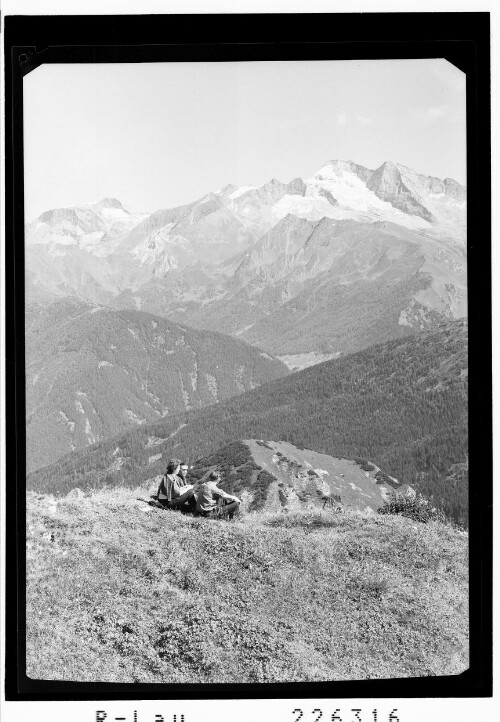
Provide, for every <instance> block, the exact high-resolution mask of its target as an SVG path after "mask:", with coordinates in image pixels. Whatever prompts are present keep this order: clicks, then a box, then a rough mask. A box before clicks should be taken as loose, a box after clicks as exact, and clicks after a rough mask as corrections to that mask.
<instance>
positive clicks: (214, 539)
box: [27, 489, 468, 682]
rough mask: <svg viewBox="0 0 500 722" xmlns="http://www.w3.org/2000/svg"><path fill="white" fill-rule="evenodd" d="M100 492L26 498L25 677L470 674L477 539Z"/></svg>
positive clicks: (436, 527)
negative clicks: (184, 508) (210, 513)
mask: <svg viewBox="0 0 500 722" xmlns="http://www.w3.org/2000/svg"><path fill="white" fill-rule="evenodd" d="M146 495H147V491H146V490H145V489H142V490H137V489H136V490H132V489H116V490H107V491H104V490H101V491H98V492H94V493H93V494H90V495H86V496H84V497H82V498H71V497H65V498H62V499H59V500H56V499H54V498H53V497H50V496H42V495H39V494H35V493H34V492H28V500H27V501H28V507H27V524H28V528H27V541H28V549H27V580H28V586H27V640H28V649H27V672H28V676H30V677H31V678H35V679H58V680H77V681H117V682H260V681H263V682H268V681H298V680H302V681H319V680H345V679H365V678H384V677H411V676H425V675H445V674H456V673H460V672H462V671H463V670H464V669H466V668H467V666H468V658H467V654H468V640H467V558H466V557H467V536H466V534H464V533H459V532H457V531H455V530H453V529H452V528H450V527H446V526H443V525H440V524H437V523H430V524H426V525H424V524H418V523H412V522H410V521H409V520H408V519H403V518H400V517H381V516H377V515H374V516H363V515H359V514H358V515H351V514H345V515H335V514H332V513H307V514H304V513H302V514H290V515H286V514H259V513H255V514H249V515H247V516H244V517H242V518H241V519H240V520H238V521H235V522H230V523H227V522H218V521H212V520H205V519H200V518H193V517H188V516H182V515H181V514H179V513H176V512H169V511H160V510H157V509H153V508H151V507H148V506H146V504H144V503H143V502H140V501H137V500H136V499H137V497H146Z"/></svg>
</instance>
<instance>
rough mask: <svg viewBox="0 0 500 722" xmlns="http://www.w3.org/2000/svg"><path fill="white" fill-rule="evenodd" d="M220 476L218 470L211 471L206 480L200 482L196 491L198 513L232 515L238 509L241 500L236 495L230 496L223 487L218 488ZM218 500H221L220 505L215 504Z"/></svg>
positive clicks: (216, 515)
mask: <svg viewBox="0 0 500 722" xmlns="http://www.w3.org/2000/svg"><path fill="white" fill-rule="evenodd" d="M220 478H221V476H220V474H219V472H218V471H212V473H211V474H210V476H209V477H208V481H205V482H204V483H202V484H200V486H199V488H198V491H197V493H196V512H197V513H198V514H201V515H202V516H206V517H211V518H216V517H221V516H225V517H232V516H233V515H234V513H235V512H236V511H238V509H239V507H240V504H241V500H240V499H238V497H237V496H232V495H231V494H227V493H226V492H225V491H224V490H223V489H219V487H218V486H217V483H218V482H219V481H220ZM218 501H221V502H222V504H221V505H220V506H218V504H217V502H218ZM224 502H225V503H224Z"/></svg>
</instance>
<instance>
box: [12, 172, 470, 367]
mask: <svg viewBox="0 0 500 722" xmlns="http://www.w3.org/2000/svg"><path fill="white" fill-rule="evenodd" d="M465 220H466V200H465V189H464V188H463V187H462V186H460V185H459V184H458V183H456V182H455V181H453V180H452V179H444V180H440V179H437V178H432V177H427V176H423V175H421V174H418V173H415V172H414V171H412V170H411V169H408V168H405V167H404V166H402V165H400V164H395V163H390V162H386V163H384V164H382V166H380V167H379V168H378V169H376V170H375V171H372V170H370V169H367V168H364V167H363V166H359V165H356V164H354V163H351V162H345V161H329V162H328V163H326V164H325V165H324V166H322V167H321V168H320V169H319V170H318V171H317V172H316V173H315V174H314V175H313V177H312V178H310V179H307V180H302V179H301V178H296V179H294V180H292V181H290V182H289V183H282V182H280V181H278V180H276V179H272V180H271V181H269V182H268V183H265V184H264V185H262V186H260V187H250V186H245V187H235V186H232V185H229V186H226V187H225V188H223V189H221V190H219V191H216V192H210V193H208V194H207V195H205V196H203V197H202V198H201V199H199V200H197V201H194V202H192V203H189V204H187V205H184V206H180V207H177V208H172V209H162V210H158V211H156V212H155V213H153V214H151V215H148V216H133V215H132V214H129V213H128V212H127V211H125V210H124V209H123V207H122V206H121V204H120V203H119V202H118V201H115V200H113V199H111V200H110V199H107V200H105V201H103V202H101V203H100V204H99V203H98V204H92V205H90V206H86V207H82V208H81V209H61V210H57V211H51V212H48V213H45V214H42V216H40V217H39V218H38V219H37V220H36V221H35V222H34V223H32V224H30V225H28V226H27V229H26V242H27V254H26V266H27V284H26V285H27V295H28V299H30V300H38V301H40V302H46V301H47V300H49V299H53V298H55V297H61V296H65V295H68V294H72V295H77V296H79V297H80V298H82V299H84V300H89V301H91V302H96V303H104V304H107V305H110V306H113V307H115V308H136V309H142V310H147V311H150V312H152V313H156V314H158V315H162V316H166V317H168V318H171V319H173V320H175V321H177V322H180V323H187V324H189V325H192V326H195V327H198V328H211V329H214V330H219V331H221V330H222V331H224V332H229V333H231V334H233V335H238V336H241V338H244V339H246V340H248V341H250V342H251V343H256V344H258V345H260V346H261V348H262V349H263V350H265V351H269V352H272V353H280V354H281V355H294V354H295V355H298V354H303V353H322V352H323V353H324V352H327V353H346V352H350V351H355V350H358V349H360V348H363V347H364V346H367V345H370V343H374V342H375V341H376V340H377V338H378V340H381V341H382V340H385V338H388V337H394V336H398V335H403V336H404V335H406V334H407V333H409V332H413V331H414V330H421V329H422V328H425V327H426V326H429V325H432V324H433V323H435V322H436V320H439V319H440V318H441V319H442V318H459V317H462V316H464V315H465V314H466V302H467V294H466V252H465V247H464V239H465ZM340 229H344V243H343V246H342V248H341V249H340V248H339V246H338V240H337V238H338V235H339V230H340ZM382 233H384V234H385V238H384V242H383V243H381V234H382ZM360 234H361V235H364V236H365V238H366V247H363V248H362V249H360V248H359V246H358V244H357V241H356V238H357V237H359V235H360ZM311 235H314V236H315V239H316V241H317V242H316V243H314V242H311V241H310V240H309V236H311ZM370 238H373V249H375V251H374V250H373V249H371V248H370V244H371V243H372V241H370ZM403 246H404V248H405V249H406V250H405V254H406V257H407V259H408V264H406V263H405V260H404V259H402V258H401V249H402V247H403ZM366 250H367V255H365V252H366ZM341 251H342V252H341ZM374 253H375V255H376V254H377V253H378V258H375V257H374ZM394 256H396V264H398V263H399V271H398V273H397V277H395V275H394V273H393V269H392V268H391V266H393V265H394V263H393V261H394ZM385 271H388V275H386V273H385ZM398 284H399V287H398ZM381 290H382V291H383V292H382V296H381V297H380V298H378V301H377V303H378V305H377V303H375V306H376V308H374V310H373V312H371V313H370V314H369V317H368V318H367V317H365V314H364V312H363V311H362V312H361V313H356V306H359V304H360V303H361V304H362V299H363V298H367V299H369V298H372V297H373V296H374V295H375V296H380V291H381ZM346 296H347V298H346V299H345V300H346V302H345V303H343V299H344V297H346ZM287 304H288V305H287ZM346 308H347V310H346ZM339 309H340V313H339ZM304 310H305V311H306V313H304ZM346 314H347V315H346ZM353 314H354V317H353ZM318 315H319V316H320V317H322V318H323V319H324V318H325V317H327V316H329V317H330V318H335V317H337V318H338V322H337V323H336V324H333V327H331V328H328V327H326V328H324V329H323V321H322V322H321V324H319V326H318V327H317V328H316V329H313V328H312V327H311V316H314V317H317V316H318ZM389 316H391V320H390V321H389V325H390V329H389V330H387V331H384V329H383V327H384V325H387V323H388V321H387V319H388V317H389ZM346 325H347V326H349V327H352V326H353V325H354V326H357V327H358V328H359V333H358V334H357V337H355V338H350V339H349V338H346V335H345V328H344V327H345V326H346ZM291 326H296V329H295V330H294V331H293V332H292V333H288V334H287V333H286V332H285V331H284V329H285V327H286V328H290V327H291ZM377 326H379V328H378V329H376V327H377ZM380 327H382V328H380ZM370 329H373V330H374V331H375V333H373V332H372V334H371V335H370ZM375 329H376V330H375ZM304 331H305V332H306V333H304ZM325 344H326V348H323V345H325Z"/></svg>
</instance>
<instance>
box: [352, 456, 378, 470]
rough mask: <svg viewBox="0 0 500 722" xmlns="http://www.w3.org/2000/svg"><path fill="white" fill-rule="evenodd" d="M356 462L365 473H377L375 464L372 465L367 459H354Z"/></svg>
mask: <svg viewBox="0 0 500 722" xmlns="http://www.w3.org/2000/svg"><path fill="white" fill-rule="evenodd" d="M354 462H355V463H356V464H357V465H358V466H360V467H361V468H362V469H363V471H375V467H374V466H373V464H370V462H369V461H367V460H366V459H358V458H356V459H354Z"/></svg>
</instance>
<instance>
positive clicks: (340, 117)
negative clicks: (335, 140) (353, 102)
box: [335, 112, 347, 125]
mask: <svg viewBox="0 0 500 722" xmlns="http://www.w3.org/2000/svg"><path fill="white" fill-rule="evenodd" d="M335 122H336V123H337V125H347V113H343V112H342V113H337V115H336V116H335Z"/></svg>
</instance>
